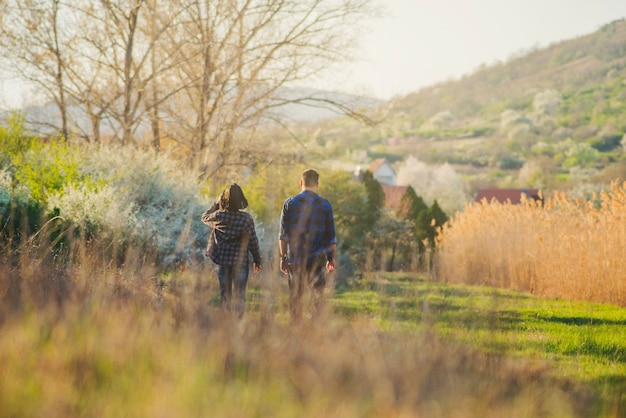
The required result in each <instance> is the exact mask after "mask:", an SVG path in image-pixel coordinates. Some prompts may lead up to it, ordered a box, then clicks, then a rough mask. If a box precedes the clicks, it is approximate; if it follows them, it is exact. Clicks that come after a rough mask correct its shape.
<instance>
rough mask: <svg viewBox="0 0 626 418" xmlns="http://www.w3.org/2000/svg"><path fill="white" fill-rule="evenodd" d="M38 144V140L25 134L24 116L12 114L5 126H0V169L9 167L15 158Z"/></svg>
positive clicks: (39, 142)
mask: <svg viewBox="0 0 626 418" xmlns="http://www.w3.org/2000/svg"><path fill="white" fill-rule="evenodd" d="M40 144H41V141H40V140H38V139H37V138H35V137H34V136H32V135H28V134H27V133H26V130H25V128H24V115H23V114H22V113H19V112H18V113H13V114H12V115H11V116H10V117H9V118H8V120H7V126H6V127H5V126H0V168H5V167H9V166H10V165H11V163H12V162H13V160H14V159H15V158H16V157H18V156H22V155H24V154H25V153H26V152H27V151H29V150H30V149H32V148H34V147H36V146H38V145H40Z"/></svg>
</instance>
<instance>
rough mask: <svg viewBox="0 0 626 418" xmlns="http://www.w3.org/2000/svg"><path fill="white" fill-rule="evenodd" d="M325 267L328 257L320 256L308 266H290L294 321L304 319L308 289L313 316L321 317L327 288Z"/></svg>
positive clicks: (290, 293)
mask: <svg viewBox="0 0 626 418" xmlns="http://www.w3.org/2000/svg"><path fill="white" fill-rule="evenodd" d="M325 267H326V255H320V256H318V257H316V258H315V259H313V260H310V261H309V262H308V263H306V264H295V265H294V264H289V266H288V270H289V313H290V315H291V320H292V321H294V320H295V321H298V320H300V318H301V317H302V308H303V307H302V305H303V300H302V297H303V295H304V292H305V289H307V288H308V289H309V290H310V292H311V305H312V306H311V308H312V312H311V313H312V316H313V317H318V316H320V315H321V313H322V311H323V309H324V287H325V286H326V270H325Z"/></svg>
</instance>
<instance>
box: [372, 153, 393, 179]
mask: <svg viewBox="0 0 626 418" xmlns="http://www.w3.org/2000/svg"><path fill="white" fill-rule="evenodd" d="M368 170H369V171H370V172H371V173H372V174H373V175H374V178H375V179H376V180H377V181H378V182H379V183H380V184H390V185H394V184H396V172H395V171H394V169H393V168H392V167H391V164H389V163H388V162H387V160H385V159H384V158H378V159H376V160H374V161H372V163H371V164H370V166H369V168H368Z"/></svg>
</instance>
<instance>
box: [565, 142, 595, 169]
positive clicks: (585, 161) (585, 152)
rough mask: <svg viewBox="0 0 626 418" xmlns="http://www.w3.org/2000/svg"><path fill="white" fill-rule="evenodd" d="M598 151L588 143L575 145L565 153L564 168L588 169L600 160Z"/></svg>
mask: <svg viewBox="0 0 626 418" xmlns="http://www.w3.org/2000/svg"><path fill="white" fill-rule="evenodd" d="M599 157H600V154H599V153H598V150H596V149H594V148H592V147H591V145H589V144H586V143H580V144H574V145H573V146H572V147H571V148H570V149H568V150H567V151H566V152H565V161H563V167H565V168H571V167H581V168H587V167H591V166H593V165H594V164H595V163H596V162H597V161H598V159H599Z"/></svg>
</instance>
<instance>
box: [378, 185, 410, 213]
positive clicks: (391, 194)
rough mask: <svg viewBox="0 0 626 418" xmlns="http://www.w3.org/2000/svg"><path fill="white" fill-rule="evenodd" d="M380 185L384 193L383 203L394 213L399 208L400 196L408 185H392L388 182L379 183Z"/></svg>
mask: <svg viewBox="0 0 626 418" xmlns="http://www.w3.org/2000/svg"><path fill="white" fill-rule="evenodd" d="M380 187H382V189H383V193H385V203H384V205H383V206H384V207H386V208H391V209H393V210H394V211H396V213H398V211H399V210H400V209H401V201H402V196H404V193H406V189H408V188H409V186H392V185H390V184H381V185H380Z"/></svg>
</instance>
